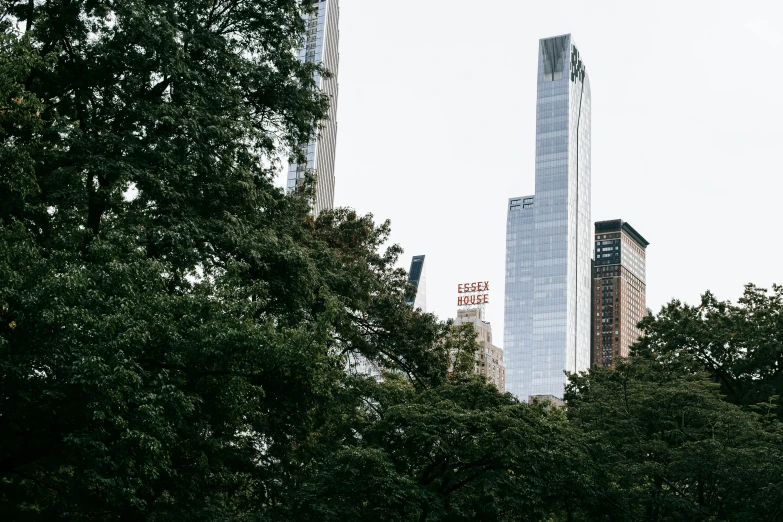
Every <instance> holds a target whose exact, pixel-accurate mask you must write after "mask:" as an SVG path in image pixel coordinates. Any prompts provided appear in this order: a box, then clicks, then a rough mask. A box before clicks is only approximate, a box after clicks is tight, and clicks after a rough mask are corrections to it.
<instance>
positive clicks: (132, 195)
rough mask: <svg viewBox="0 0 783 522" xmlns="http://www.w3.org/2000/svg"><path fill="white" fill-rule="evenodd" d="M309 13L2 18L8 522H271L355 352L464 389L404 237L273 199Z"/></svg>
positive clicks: (1, 255)
mask: <svg viewBox="0 0 783 522" xmlns="http://www.w3.org/2000/svg"><path fill="white" fill-rule="evenodd" d="M307 8H309V2H304V1H298V0H269V1H263V2H250V1H241V0H226V1H211V0H210V1H198V0H196V1H188V2H181V1H163V2H149V1H114V2H101V1H97V2H94V1H64V2H63V1H48V0H44V1H37V2H26V1H25V2H12V1H4V2H2V4H0V12H2V13H4V14H3V16H4V17H6V18H7V16H8V14H9V13H11V15H12V16H11V21H12V22H13V21H14V20H13V17H14V16H15V17H16V22H18V23H6V24H4V25H3V26H2V30H3V33H2V40H1V41H0V53H2V55H0V95H2V98H0V154H2V160H3V161H2V164H0V187H1V188H2V189H3V190H2V194H1V195H0V281H2V284H0V305H1V306H2V308H1V309H0V397H2V399H1V400H2V406H1V407H0V518H2V519H4V520H41V519H44V520H79V521H87V520H102V521H103V520H123V521H131V520H163V519H165V520H241V519H247V520H261V519H268V518H269V517H271V516H272V515H271V514H270V513H274V512H275V508H276V506H279V505H283V504H285V503H286V499H285V498H284V497H283V494H284V493H285V492H286V491H287V489H286V488H287V486H288V485H289V484H290V483H292V481H294V480H295V479H296V478H297V477H300V476H301V472H300V468H301V466H300V461H299V460H298V459H297V458H296V455H295V452H296V451H297V448H299V447H307V445H308V441H309V440H311V439H312V438H313V437H314V435H313V434H315V433H318V432H319V430H323V429H326V428H324V426H325V425H327V422H328V421H329V415H330V413H331V412H332V411H333V410H334V407H335V406H334V405H335V402H336V398H338V397H341V396H342V395H341V394H342V393H344V392H343V390H344V389H345V385H344V382H343V381H344V378H345V372H344V369H345V368H346V364H347V360H348V358H349V356H352V355H355V354H362V355H363V356H365V357H368V358H370V359H372V360H375V361H377V363H378V364H379V365H380V366H381V367H390V368H394V369H395V370H396V371H399V372H401V373H402V374H404V375H406V376H407V378H408V379H410V380H411V381H412V382H414V383H415V386H416V387H418V388H424V387H427V386H432V385H437V384H438V383H439V382H441V381H442V380H443V379H444V378H445V368H446V366H445V365H446V358H445V356H444V354H443V350H442V347H441V345H440V344H439V339H440V338H441V337H442V333H443V331H444V326H443V325H441V324H438V323H437V322H436V320H435V318H434V317H432V316H430V315H422V314H417V313H415V312H414V311H412V310H411V309H410V307H408V306H406V305H405V293H406V291H407V285H406V281H405V275H404V273H403V272H402V271H399V270H395V269H394V265H395V263H396V259H397V256H398V255H399V252H400V251H399V248H397V247H391V248H384V247H383V245H384V244H385V243H386V240H387V238H388V232H389V226H388V223H386V224H381V225H379V226H377V225H375V224H374V222H373V219H372V216H357V215H356V214H355V213H354V212H352V211H350V210H338V211H334V212H331V213H326V214H324V215H322V216H320V217H319V218H318V219H317V220H314V219H313V217H312V216H311V214H310V210H309V205H308V202H307V196H308V191H309V190H310V189H309V188H307V187H306V188H305V190H304V191H303V193H302V194H298V195H293V196H286V195H284V194H283V192H282V191H281V190H279V189H278V188H275V187H274V184H273V173H274V172H275V170H276V168H277V167H278V166H279V161H280V159H281V157H285V156H286V155H288V153H289V152H288V151H292V150H293V151H296V147H295V145H296V144H297V143H301V142H302V141H304V140H306V139H307V138H309V137H310V136H311V135H312V134H313V133H314V132H315V130H316V125H317V122H318V121H319V120H320V119H321V118H322V117H323V115H324V114H325V109H326V102H327V100H325V99H324V98H323V97H322V96H321V95H320V94H319V93H318V92H317V91H316V90H315V89H314V85H313V80H312V78H313V72H314V71H315V70H316V67H315V66H313V65H312V64H307V63H302V62H300V61H299V60H298V59H296V57H295V55H294V54H293V52H292V49H293V48H294V47H295V46H296V45H298V44H299V43H300V42H301V37H302V34H303V29H304V24H303V21H302V16H301V15H302V13H303V11H304V10H305V9H307ZM17 28H22V29H24V30H25V33H24V35H20V34H18V33H17V32H16V29H17ZM322 72H323V73H324V74H325V73H326V72H325V71H322ZM337 402H339V401H337Z"/></svg>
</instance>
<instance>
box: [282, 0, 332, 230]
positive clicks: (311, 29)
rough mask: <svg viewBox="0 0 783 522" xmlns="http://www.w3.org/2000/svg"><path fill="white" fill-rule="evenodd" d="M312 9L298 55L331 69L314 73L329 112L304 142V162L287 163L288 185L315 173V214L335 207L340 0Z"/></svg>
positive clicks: (322, 0) (316, 3)
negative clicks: (326, 72) (324, 95)
mask: <svg viewBox="0 0 783 522" xmlns="http://www.w3.org/2000/svg"><path fill="white" fill-rule="evenodd" d="M312 5H313V12H312V13H310V14H308V15H306V16H305V26H306V28H307V33H306V36H305V41H304V47H302V49H300V50H299V59H300V60H302V61H304V62H315V63H322V64H323V66H324V67H325V68H326V70H328V71H329V72H330V73H331V76H330V77H329V78H324V77H322V76H321V75H320V74H318V73H315V83H316V86H317V87H318V89H320V90H321V92H323V93H324V94H326V95H327V96H328V97H329V112H328V115H327V118H326V119H325V120H323V121H322V122H321V128H320V129H319V131H318V136H317V137H315V138H313V139H312V140H310V142H309V143H307V144H306V145H304V146H303V150H302V152H303V153H304V155H305V157H306V158H307V160H306V162H305V163H298V162H296V161H294V162H293V163H291V164H290V165H289V167H288V179H287V182H286V189H287V191H288V192H291V191H293V190H295V189H296V188H297V187H298V186H299V185H301V184H302V182H303V181H304V179H305V176H306V175H307V173H309V172H314V173H315V175H316V186H315V196H314V200H313V202H312V207H313V214H314V215H315V216H317V215H318V214H320V213H321V212H322V211H324V210H329V209H332V208H333V207H334V186H335V174H334V161H335V149H336V145H337V90H338V84H337V69H338V65H339V60H340V55H339V48H338V47H339V45H338V44H339V37H340V31H339V18H340V7H339V5H338V1H337V0H313V2H312Z"/></svg>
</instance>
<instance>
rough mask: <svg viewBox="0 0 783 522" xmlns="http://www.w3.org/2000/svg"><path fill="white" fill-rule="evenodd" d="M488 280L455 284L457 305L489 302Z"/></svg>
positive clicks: (476, 304)
mask: <svg viewBox="0 0 783 522" xmlns="http://www.w3.org/2000/svg"><path fill="white" fill-rule="evenodd" d="M488 292H489V281H474V282H472V283H460V284H458V285H457V294H458V295H457V306H481V305H485V304H488V303H489V293H488Z"/></svg>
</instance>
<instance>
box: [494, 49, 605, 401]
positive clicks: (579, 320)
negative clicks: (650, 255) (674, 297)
mask: <svg viewBox="0 0 783 522" xmlns="http://www.w3.org/2000/svg"><path fill="white" fill-rule="evenodd" d="M590 99H591V98H590V81H589V78H588V76H587V74H586V71H585V65H584V63H583V61H582V56H581V54H580V52H579V49H578V48H577V46H576V43H575V42H574V40H573V38H572V37H571V35H569V34H567V35H562V36H556V37H553V38H545V39H542V40H540V41H539V44H538V87H537V100H536V153H535V154H536V155H535V158H536V159H535V161H536V162H535V195H531V196H524V197H515V198H511V199H510V200H509V203H508V218H507V222H506V285H505V290H506V292H505V303H504V306H505V309H504V349H505V354H506V389H507V390H508V391H510V392H511V393H513V394H514V395H516V396H517V397H518V398H519V399H521V400H528V399H529V398H530V397H531V396H553V397H560V398H561V397H562V396H563V391H564V387H565V383H566V375H565V372H566V371H568V372H579V371H584V370H586V369H587V368H588V367H589V365H590V338H591V336H590V326H591V322H590V309H591V307H590V303H591V294H590V280H591V261H592V224H591V217H590V113H591V105H590Z"/></svg>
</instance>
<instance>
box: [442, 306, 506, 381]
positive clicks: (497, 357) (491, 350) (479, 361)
mask: <svg viewBox="0 0 783 522" xmlns="http://www.w3.org/2000/svg"><path fill="white" fill-rule="evenodd" d="M465 323H471V324H473V329H474V330H476V342H477V343H478V351H477V352H476V354H475V361H474V366H473V372H474V373H476V374H478V375H483V376H484V377H486V379H487V382H491V383H492V384H494V385H495V387H496V388H497V389H498V391H499V392H500V393H504V392H505V391H506V368H505V361H504V360H503V349H502V348H499V347H497V346H495V345H494V344H492V325H491V324H490V323H489V322H488V321H485V320H484V311H483V308H481V307H476V308H462V309H460V310H457V319H456V320H455V321H454V325H455V326H459V325H461V324H465ZM449 371H451V369H449Z"/></svg>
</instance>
